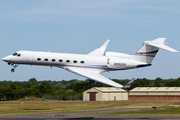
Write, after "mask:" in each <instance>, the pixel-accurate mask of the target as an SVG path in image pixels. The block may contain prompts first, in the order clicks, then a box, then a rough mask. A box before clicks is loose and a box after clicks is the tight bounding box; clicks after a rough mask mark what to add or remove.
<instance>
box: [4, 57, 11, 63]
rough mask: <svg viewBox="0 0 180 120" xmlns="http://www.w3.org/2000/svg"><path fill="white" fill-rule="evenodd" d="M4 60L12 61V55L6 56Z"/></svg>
mask: <svg viewBox="0 0 180 120" xmlns="http://www.w3.org/2000/svg"><path fill="white" fill-rule="evenodd" d="M2 60H3V61H5V62H9V61H11V57H10V56H6V57H4V58H2Z"/></svg>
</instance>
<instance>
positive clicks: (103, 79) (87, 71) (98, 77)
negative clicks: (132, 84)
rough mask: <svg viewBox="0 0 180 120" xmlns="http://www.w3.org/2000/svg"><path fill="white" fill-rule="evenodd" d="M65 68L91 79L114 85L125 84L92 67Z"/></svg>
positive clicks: (120, 86) (119, 86)
mask: <svg viewBox="0 0 180 120" xmlns="http://www.w3.org/2000/svg"><path fill="white" fill-rule="evenodd" d="M65 70H68V71H70V72H73V73H75V74H78V75H80V76H83V77H86V78H89V79H91V80H94V81H97V82H101V83H104V84H106V85H110V86H113V87H118V88H122V87H123V86H122V85H121V84H118V83H116V82H114V81H112V80H110V79H108V78H106V77H104V76H102V75H101V74H100V72H97V71H93V70H92V69H87V68H73V67H66V68H65Z"/></svg>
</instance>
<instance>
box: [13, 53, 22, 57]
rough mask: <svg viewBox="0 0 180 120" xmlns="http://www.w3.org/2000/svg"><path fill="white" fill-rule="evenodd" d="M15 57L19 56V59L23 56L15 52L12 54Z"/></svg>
mask: <svg viewBox="0 0 180 120" xmlns="http://www.w3.org/2000/svg"><path fill="white" fill-rule="evenodd" d="M12 55H13V56H18V57H20V56H21V54H18V53H17V52H15V53H14V54H12Z"/></svg>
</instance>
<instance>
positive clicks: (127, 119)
mask: <svg viewBox="0 0 180 120" xmlns="http://www.w3.org/2000/svg"><path fill="white" fill-rule="evenodd" d="M168 107H172V106H162V107H158V108H157V109H161V108H168ZM150 109H152V108H121V109H108V110H91V111H78V112H61V113H42V114H28V115H12V116H0V120H74V119H75V120H101V119H102V120H104V119H105V120H118V119H120V120H134V119H136V120H143V119H145V120H172V119H177V120H178V119H180V116H106V114H105V115H104V116H73V115H75V114H76V115H78V114H88V113H108V112H116V111H134V110H150ZM66 115H70V116H66ZM71 115H72V116H71Z"/></svg>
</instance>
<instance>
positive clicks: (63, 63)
mask: <svg viewBox="0 0 180 120" xmlns="http://www.w3.org/2000/svg"><path fill="white" fill-rule="evenodd" d="M165 39H166V38H157V39H155V40H153V41H145V42H144V44H143V45H142V47H141V48H140V49H139V50H138V51H136V52H135V53H134V54H133V55H128V54H123V53H118V52H105V49H106V47H107V45H108V43H109V41H110V40H109V39H108V40H107V41H106V42H105V43H104V44H103V45H102V46H101V47H100V48H98V49H96V50H94V51H92V52H91V53H89V54H87V55H82V54H66V53H53V52H37V51H18V52H15V53H14V54H12V55H9V56H7V57H4V58H2V60H3V61H5V62H7V63H8V64H9V65H12V66H13V69H11V71H12V72H14V69H15V68H16V67H17V66H18V65H19V64H25V65H41V66H51V67H59V68H63V69H65V70H68V71H70V72H73V73H75V74H78V75H81V76H84V77H86V78H88V79H90V82H91V83H93V82H94V81H97V82H101V83H104V84H107V85H110V86H114V87H118V88H122V87H123V86H122V85H120V84H118V83H116V82H114V81H112V80H110V79H108V78H106V77H104V76H102V75H101V74H100V73H102V72H106V71H114V70H126V69H133V68H140V67H146V66H151V62H152V60H153V58H154V57H155V55H156V53H157V52H158V50H159V48H162V49H165V50H168V51H171V52H178V51H176V50H174V49H172V48H170V47H168V46H166V45H165V43H164V41H165Z"/></svg>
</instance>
